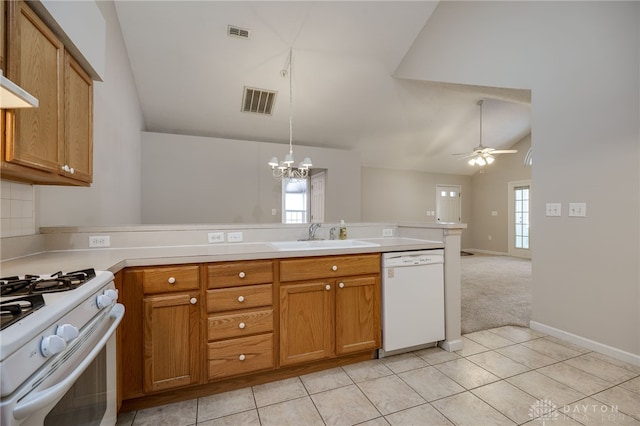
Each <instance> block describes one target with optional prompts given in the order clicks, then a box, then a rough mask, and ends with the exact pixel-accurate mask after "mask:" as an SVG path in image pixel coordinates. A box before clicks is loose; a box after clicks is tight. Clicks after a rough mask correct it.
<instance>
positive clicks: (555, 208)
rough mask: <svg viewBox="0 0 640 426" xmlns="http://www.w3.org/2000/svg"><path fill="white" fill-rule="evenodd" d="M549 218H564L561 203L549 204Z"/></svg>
mask: <svg viewBox="0 0 640 426" xmlns="http://www.w3.org/2000/svg"><path fill="white" fill-rule="evenodd" d="M546 207H547V216H562V204H561V203H547V206H546Z"/></svg>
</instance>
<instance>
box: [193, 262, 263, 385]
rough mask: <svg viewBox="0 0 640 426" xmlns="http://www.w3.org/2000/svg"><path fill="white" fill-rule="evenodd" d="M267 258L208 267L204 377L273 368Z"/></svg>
mask: <svg viewBox="0 0 640 426" xmlns="http://www.w3.org/2000/svg"><path fill="white" fill-rule="evenodd" d="M273 264H274V262H273V261H272V260H268V261H264V260H258V261H242V262H222V263H218V264H211V265H208V266H207V274H206V276H207V313H208V318H207V340H208V343H207V370H208V373H207V374H208V376H207V377H208V379H209V380H210V381H216V380H220V379H224V378H227V377H233V376H239V375H243V374H248V373H253V372H258V371H263V370H269V369H273V368H275V359H274V348H273V344H274V334H273V321H274V317H273Z"/></svg>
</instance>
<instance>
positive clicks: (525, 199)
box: [514, 186, 529, 249]
mask: <svg viewBox="0 0 640 426" xmlns="http://www.w3.org/2000/svg"><path fill="white" fill-rule="evenodd" d="M514 195H515V197H514V198H515V209H514V213H515V233H514V236H515V242H514V244H515V248H519V249H528V248H529V187H528V186H517V187H515V188H514Z"/></svg>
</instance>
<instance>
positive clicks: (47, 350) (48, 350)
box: [40, 334, 67, 358]
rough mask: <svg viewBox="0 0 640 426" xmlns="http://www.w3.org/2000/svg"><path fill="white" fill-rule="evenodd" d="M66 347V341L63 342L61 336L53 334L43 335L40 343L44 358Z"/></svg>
mask: <svg viewBox="0 0 640 426" xmlns="http://www.w3.org/2000/svg"><path fill="white" fill-rule="evenodd" d="M66 347H67V342H65V341H64V339H63V338H62V337H60V336H56V335H55V334H52V335H51V336H47V337H45V338H44V339H42V342H41V343H40V351H42V355H43V356H44V357H45V358H48V357H50V356H52V355H55V354H59V353H60V352H62V351H64V350H65V348H66Z"/></svg>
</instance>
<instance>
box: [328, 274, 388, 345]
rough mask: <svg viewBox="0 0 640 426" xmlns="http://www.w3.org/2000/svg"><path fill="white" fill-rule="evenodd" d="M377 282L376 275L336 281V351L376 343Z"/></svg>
mask: <svg viewBox="0 0 640 426" xmlns="http://www.w3.org/2000/svg"><path fill="white" fill-rule="evenodd" d="M380 342H381V329H380V284H379V279H378V278H377V277H361V278H345V279H340V280H337V281H336V354H337V355H342V354H348V353H352V352H360V351H364V350H369V349H370V350H374V349H377V348H379V347H380Z"/></svg>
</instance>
